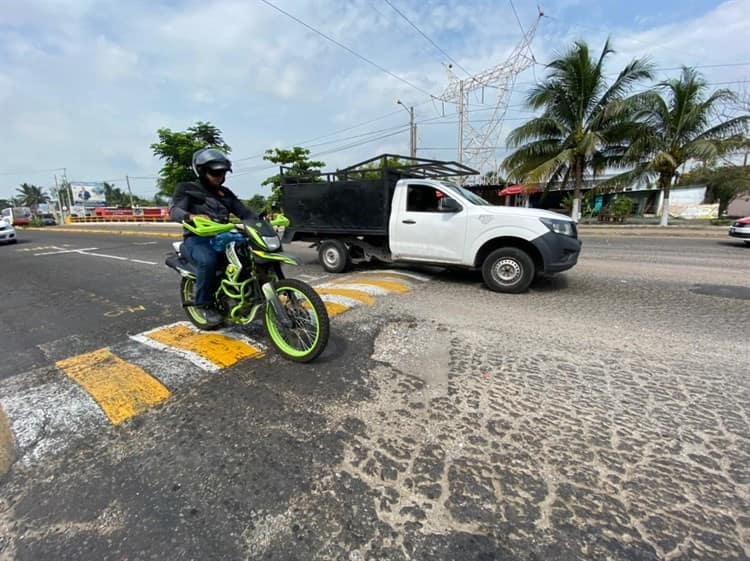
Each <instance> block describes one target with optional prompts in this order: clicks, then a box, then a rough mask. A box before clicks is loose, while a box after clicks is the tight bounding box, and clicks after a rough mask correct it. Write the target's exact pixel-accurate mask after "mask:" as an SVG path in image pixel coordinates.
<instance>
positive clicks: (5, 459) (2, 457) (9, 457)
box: [0, 409, 16, 477]
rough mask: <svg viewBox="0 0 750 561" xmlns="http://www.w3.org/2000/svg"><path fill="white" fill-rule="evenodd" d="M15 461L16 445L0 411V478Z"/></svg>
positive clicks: (4, 416)
mask: <svg viewBox="0 0 750 561" xmlns="http://www.w3.org/2000/svg"><path fill="white" fill-rule="evenodd" d="M15 460H16V445H15V442H14V440H13V432H12V431H11V429H10V423H9V422H8V417H6V415H5V413H4V412H3V410H2V409H0V477H2V476H4V475H5V474H6V473H8V470H9V469H10V466H12V465H13V462H14V461H15Z"/></svg>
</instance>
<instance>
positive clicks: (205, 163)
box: [193, 148, 232, 177]
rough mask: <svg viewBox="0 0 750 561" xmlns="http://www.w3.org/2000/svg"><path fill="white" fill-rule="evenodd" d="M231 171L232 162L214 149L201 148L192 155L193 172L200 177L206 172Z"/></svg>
mask: <svg viewBox="0 0 750 561" xmlns="http://www.w3.org/2000/svg"><path fill="white" fill-rule="evenodd" d="M209 169H210V170H225V171H232V162H230V161H229V158H227V156H226V154H224V152H222V151H221V150H218V149H216V148H201V149H200V150H198V151H196V152H195V154H193V172H194V173H195V175H196V176H198V177H201V175H203V174H204V173H205V172H206V170H209Z"/></svg>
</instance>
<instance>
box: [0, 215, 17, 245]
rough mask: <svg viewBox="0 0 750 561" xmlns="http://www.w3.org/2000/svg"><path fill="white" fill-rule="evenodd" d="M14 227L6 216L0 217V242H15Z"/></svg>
mask: <svg viewBox="0 0 750 561" xmlns="http://www.w3.org/2000/svg"><path fill="white" fill-rule="evenodd" d="M17 242H18V239H17V238H16V229H15V228H14V227H13V224H11V221H10V220H8V219H7V218H0V243H3V244H6V243H17Z"/></svg>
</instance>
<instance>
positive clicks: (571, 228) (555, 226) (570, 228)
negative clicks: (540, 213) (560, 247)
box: [539, 218, 576, 238]
mask: <svg viewBox="0 0 750 561" xmlns="http://www.w3.org/2000/svg"><path fill="white" fill-rule="evenodd" d="M539 220H540V221H541V222H542V224H544V225H545V226H547V228H549V229H550V231H552V232H554V233H555V234H560V235H563V236H570V237H571V238H575V237H576V227H575V224H574V223H573V222H570V221H568V220H555V219H553V218H540V219H539Z"/></svg>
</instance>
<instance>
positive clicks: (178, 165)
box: [151, 121, 232, 197]
mask: <svg viewBox="0 0 750 561" xmlns="http://www.w3.org/2000/svg"><path fill="white" fill-rule="evenodd" d="M156 132H157V134H158V136H159V142H155V143H154V144H152V145H151V150H153V152H154V156H157V157H158V158H159V159H161V160H163V161H164V165H163V166H162V168H161V171H160V172H159V175H160V178H159V193H160V194H161V195H164V196H167V197H171V196H172V193H174V190H175V188H176V187H177V185H178V184H179V183H182V182H184V181H193V180H195V175H194V174H193V170H192V159H193V153H195V151H196V150H200V149H201V148H206V147H209V148H218V149H220V150H223V151H224V152H226V153H227V154H229V153H231V151H232V149H231V148H230V146H229V145H228V144H227V143H226V142H224V139H223V138H222V137H221V130H219V129H218V128H216V127H215V126H213V125H212V124H210V123H205V122H203V121H198V122H197V123H196V124H195V125H193V126H192V127H189V128H188V129H187V130H186V131H178V132H173V131H172V130H170V129H168V128H163V129H159V130H158V131H156Z"/></svg>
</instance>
